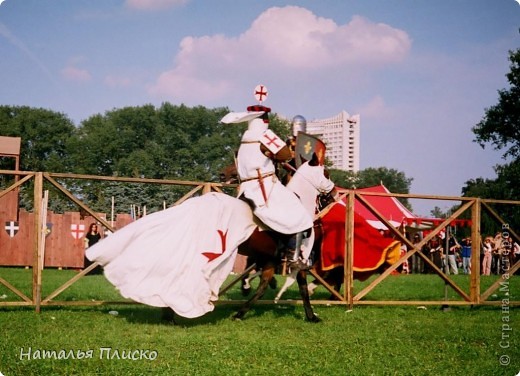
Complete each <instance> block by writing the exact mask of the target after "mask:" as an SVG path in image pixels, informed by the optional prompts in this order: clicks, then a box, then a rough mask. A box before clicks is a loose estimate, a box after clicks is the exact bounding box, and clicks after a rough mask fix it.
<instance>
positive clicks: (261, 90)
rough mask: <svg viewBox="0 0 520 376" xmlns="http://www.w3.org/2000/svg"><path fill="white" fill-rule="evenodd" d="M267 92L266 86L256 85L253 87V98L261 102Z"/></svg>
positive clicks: (265, 97)
mask: <svg viewBox="0 0 520 376" xmlns="http://www.w3.org/2000/svg"><path fill="white" fill-rule="evenodd" d="M268 95H269V93H268V92H267V88H266V87H265V86H264V85H257V86H256V87H255V99H256V100H257V101H258V102H260V103H262V102H263V101H265V100H266V99H267V96H268Z"/></svg>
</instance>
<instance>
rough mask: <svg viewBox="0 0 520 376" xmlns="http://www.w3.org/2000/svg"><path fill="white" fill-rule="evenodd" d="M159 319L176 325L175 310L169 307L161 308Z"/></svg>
mask: <svg viewBox="0 0 520 376" xmlns="http://www.w3.org/2000/svg"><path fill="white" fill-rule="evenodd" d="M161 320H163V321H166V322H169V323H171V324H173V325H176V324H177V323H176V322H175V311H174V310H173V309H171V308H170V307H163V308H161Z"/></svg>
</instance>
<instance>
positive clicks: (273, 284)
mask: <svg viewBox="0 0 520 376" xmlns="http://www.w3.org/2000/svg"><path fill="white" fill-rule="evenodd" d="M269 287H270V288H272V289H273V290H276V288H277V287H278V281H277V280H276V278H274V277H273V278H271V280H270V281H269Z"/></svg>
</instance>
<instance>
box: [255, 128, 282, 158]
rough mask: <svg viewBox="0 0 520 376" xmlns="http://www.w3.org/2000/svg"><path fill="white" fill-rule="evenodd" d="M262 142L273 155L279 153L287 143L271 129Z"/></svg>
mask: <svg viewBox="0 0 520 376" xmlns="http://www.w3.org/2000/svg"><path fill="white" fill-rule="evenodd" d="M260 142H261V143H262V145H264V146H265V147H266V148H267V149H268V150H269V151H270V152H271V153H273V154H276V153H278V152H279V151H280V150H281V149H282V148H283V147H284V146H285V142H283V141H282V139H281V138H280V137H278V136H277V135H276V134H275V133H274V132H273V131H272V130H270V129H268V130H266V131H265V132H264V134H263V135H262V138H261V139H260Z"/></svg>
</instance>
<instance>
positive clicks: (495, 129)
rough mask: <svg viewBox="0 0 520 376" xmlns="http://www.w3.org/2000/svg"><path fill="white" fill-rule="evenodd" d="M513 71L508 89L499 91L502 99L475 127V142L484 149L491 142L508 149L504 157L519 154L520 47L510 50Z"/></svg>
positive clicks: (496, 146) (509, 76) (514, 157)
mask: <svg viewBox="0 0 520 376" xmlns="http://www.w3.org/2000/svg"><path fill="white" fill-rule="evenodd" d="M509 60H510V62H511V64H510V69H511V70H510V72H509V73H507V74H506V77H507V79H508V81H509V84H510V87H509V89H502V90H499V91H498V95H499V100H498V103H497V104H496V105H494V106H491V107H490V108H488V109H486V110H485V112H486V113H485V116H484V118H483V119H482V120H481V121H480V122H479V123H478V124H477V125H476V126H475V127H473V129H472V131H473V133H474V134H475V136H476V138H475V141H476V142H478V143H479V144H480V145H481V146H482V148H484V147H485V145H486V144H488V143H490V144H492V145H493V147H494V148H495V149H497V150H502V149H505V152H504V157H512V158H513V159H518V158H519V157H520V49H517V50H515V51H510V52H509Z"/></svg>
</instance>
